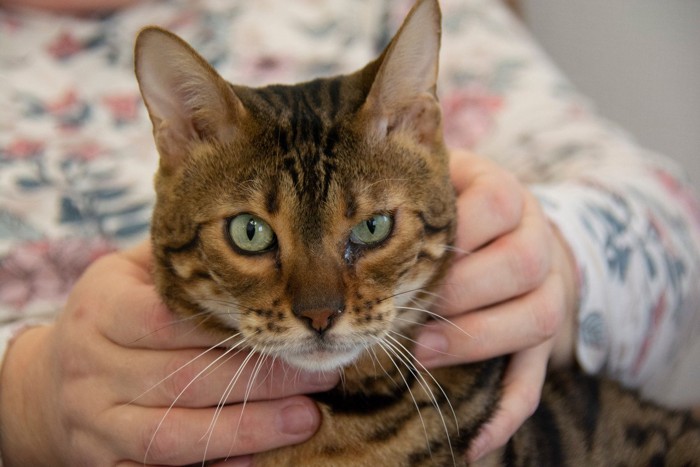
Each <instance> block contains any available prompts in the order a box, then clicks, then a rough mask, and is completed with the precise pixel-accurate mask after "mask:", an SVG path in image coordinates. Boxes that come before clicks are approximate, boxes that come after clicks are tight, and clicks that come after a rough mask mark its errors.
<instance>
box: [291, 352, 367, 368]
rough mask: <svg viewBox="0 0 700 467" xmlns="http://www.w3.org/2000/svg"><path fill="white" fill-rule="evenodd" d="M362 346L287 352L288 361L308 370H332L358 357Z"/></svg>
mask: <svg viewBox="0 0 700 467" xmlns="http://www.w3.org/2000/svg"><path fill="white" fill-rule="evenodd" d="M361 352H362V347H354V348H351V349H332V348H317V349H314V350H307V351H300V352H286V353H285V354H284V355H283V356H282V358H284V360H286V361H287V363H289V364H291V365H293V366H296V367H297V368H301V369H302V370H308V371H331V370H337V369H339V368H342V367H344V366H346V365H349V364H350V363H352V362H353V361H355V360H356V359H357V357H358V356H359V355H360V353H361Z"/></svg>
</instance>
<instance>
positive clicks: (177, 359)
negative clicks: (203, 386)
mask: <svg viewBox="0 0 700 467" xmlns="http://www.w3.org/2000/svg"><path fill="white" fill-rule="evenodd" d="M195 359H196V357H191V356H189V355H186V354H184V355H183V354H182V353H181V352H178V355H177V356H174V357H172V358H171V359H170V361H169V363H168V364H167V365H165V379H164V380H163V381H162V382H161V386H162V388H163V396H164V397H165V398H166V400H167V401H168V402H169V403H175V402H177V404H178V405H180V406H189V405H191V404H192V403H194V402H195V401H196V400H197V398H198V396H197V390H196V386H197V381H196V380H198V379H199V378H200V376H201V375H200V374H199V373H200V371H199V370H198V368H197V366H196V365H195V364H194V362H195Z"/></svg>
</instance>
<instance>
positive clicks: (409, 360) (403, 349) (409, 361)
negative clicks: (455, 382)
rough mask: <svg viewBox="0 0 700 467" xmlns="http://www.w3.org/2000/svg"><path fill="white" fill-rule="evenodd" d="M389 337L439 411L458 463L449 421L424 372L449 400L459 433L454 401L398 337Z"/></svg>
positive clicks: (390, 344) (391, 346)
mask: <svg viewBox="0 0 700 467" xmlns="http://www.w3.org/2000/svg"><path fill="white" fill-rule="evenodd" d="M387 338H388V339H390V340H391V342H389V341H384V343H385V344H386V345H388V346H389V347H390V348H392V349H394V350H395V351H396V354H397V355H398V356H399V358H400V359H401V361H402V362H403V363H404V365H406V367H407V368H408V370H409V371H411V372H412V373H413V374H414V376H415V377H416V381H419V383H420V385H421V387H422V388H423V390H424V391H425V392H426V394H427V395H428V397H429V398H430V399H431V401H432V404H433V406H434V407H435V410H436V412H437V413H438V416H439V417H440V420H441V422H442V426H443V428H444V430H445V435H446V440H447V445H448V447H449V449H450V454H451V455H452V462H453V463H454V465H455V466H456V465H457V460H456V458H455V455H454V449H453V448H452V442H451V440H450V430H449V428H448V427H447V421H446V420H445V416H444V415H443V413H442V410H441V409H440V404H439V403H438V400H437V397H435V394H434V393H433V391H432V389H431V388H430V383H429V382H428V380H426V379H425V376H423V374H424V373H425V374H427V375H428V376H429V377H430V378H431V380H432V381H433V383H434V384H435V385H436V386H437V388H438V389H439V390H440V392H441V393H442V396H443V397H444V398H445V402H447V405H448V407H449V408H450V411H451V412H452V416H453V418H454V422H455V427H456V429H457V434H459V422H458V420H457V414H456V412H455V410H454V407H453V406H452V402H451V401H450V398H449V397H448V396H447V393H446V392H445V390H444V389H443V387H442V386H441V385H440V383H439V382H438V381H437V380H436V379H435V377H434V376H433V375H432V374H431V373H430V371H428V369H427V368H425V366H423V365H422V364H421V363H420V362H418V361H416V360H415V359H414V358H413V356H412V355H411V352H410V351H409V350H408V349H407V348H406V346H404V345H403V344H402V343H401V342H400V341H399V340H398V339H396V338H395V337H393V336H390V335H387ZM416 363H417V364H418V365H420V367H421V369H422V370H423V371H420V370H419V369H418V368H417V367H416Z"/></svg>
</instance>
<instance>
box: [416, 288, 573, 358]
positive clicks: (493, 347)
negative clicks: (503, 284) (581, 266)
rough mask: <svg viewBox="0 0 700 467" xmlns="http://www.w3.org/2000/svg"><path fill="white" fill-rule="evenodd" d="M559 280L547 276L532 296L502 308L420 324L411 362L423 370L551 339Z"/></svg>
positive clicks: (560, 309)
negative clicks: (413, 359) (424, 367)
mask: <svg viewBox="0 0 700 467" xmlns="http://www.w3.org/2000/svg"><path fill="white" fill-rule="evenodd" d="M564 306H565V305H564V294H563V291H562V287H561V279H560V277H559V276H558V275H557V274H550V276H548V278H547V279H546V280H545V282H544V283H543V284H542V286H540V287H539V288H538V289H536V290H535V291H533V292H530V293H529V294H525V295H523V296H521V297H518V298H516V299H513V300H510V301H507V302H504V303H502V304H499V305H496V306H493V307H490V308H485V309H481V310H478V311H473V312H470V313H464V314H462V315H459V316H455V317H453V318H451V319H450V322H449V323H446V322H439V321H438V322H433V323H429V324H428V325H426V326H425V327H424V328H423V329H422V330H421V333H420V334H419V336H418V339H417V342H418V344H417V345H416V348H415V349H416V350H415V355H416V358H417V359H418V360H419V361H420V362H421V363H423V365H425V366H426V367H428V368H431V367H437V366H446V365H454V364H458V363H466V362H471V361H478V360H485V359H487V358H492V357H495V356H498V355H506V354H509V353H513V352H516V351H518V350H520V349H524V348H529V347H533V346H535V345H538V344H540V343H542V342H544V341H546V340H548V339H550V338H552V337H553V336H554V334H555V333H556V332H557V330H558V329H559V327H560V325H561V323H562V321H563V319H564Z"/></svg>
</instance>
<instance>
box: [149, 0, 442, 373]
mask: <svg viewBox="0 0 700 467" xmlns="http://www.w3.org/2000/svg"><path fill="white" fill-rule="evenodd" d="M439 44H440V11H439V7H438V5H437V1H435V0H422V1H419V2H418V3H417V4H416V6H414V8H413V10H412V11H411V13H410V14H409V16H408V17H407V19H406V20H405V22H404V24H403V26H402V27H401V29H400V30H399V32H398V33H397V34H396V36H395V37H394V39H393V40H392V42H391V43H390V44H389V46H388V47H387V48H386V50H385V51H384V52H383V53H382V55H381V56H380V57H379V58H378V59H377V60H375V61H374V62H372V63H370V64H368V65H367V66H366V67H364V68H363V69H361V70H359V71H357V72H355V73H353V74H350V75H346V76H337V77H332V78H326V79H318V80H314V81H311V82H307V83H301V84H296V85H276V86H268V87H264V88H248V87H243V86H235V85H231V84H229V83H227V82H226V81H224V80H223V79H222V78H221V77H219V75H218V74H217V73H216V72H215V71H214V69H213V68H212V67H210V66H209V65H208V64H207V63H206V62H205V61H204V60H203V59H202V58H201V57H200V56H199V55H197V53H196V52H195V51H194V50H192V48H190V47H189V46H188V45H187V44H186V43H184V42H183V41H182V40H180V39H179V38H177V37H176V36H174V35H172V34H170V33H168V32H165V31H163V30H159V29H156V28H147V29H145V30H144V31H142V32H141V34H140V35H139V37H138V40H137V44H136V74H137V77H138V80H139V85H140V87H141V92H142V94H143V98H144V100H145V103H146V106H147V107H148V111H149V114H150V117H151V120H152V122H153V133H154V137H155V142H156V145H157V148H158V151H159V153H160V157H161V159H160V168H159V171H158V174H157V176H156V192H157V202H156V206H155V210H154V214H153V224H152V240H153V249H154V254H155V257H156V267H155V276H156V284H157V287H158V289H159V291H160V293H161V294H162V295H163V297H164V300H165V301H166V303H167V304H168V305H169V306H170V307H171V308H172V309H173V310H174V311H176V312H177V313H179V314H180V315H182V316H191V317H193V318H194V319H196V320H197V321H198V322H199V324H200V325H202V326H205V327H208V328H210V329H211V330H214V331H216V332H218V333H220V334H221V333H223V334H224V335H235V334H237V333H240V334H239V335H238V337H237V338H236V340H235V341H240V340H244V341H245V345H246V346H248V347H250V348H252V349H255V350H258V351H260V352H263V353H267V354H270V355H276V356H280V357H282V358H283V359H285V360H286V361H288V362H290V363H292V364H294V365H297V366H300V367H304V368H309V369H332V368H336V367H340V366H343V365H346V364H348V363H350V362H351V361H353V360H354V359H355V358H356V357H357V356H358V355H359V354H360V353H361V352H362V350H363V349H365V348H367V347H369V346H371V345H373V344H374V343H376V342H378V341H380V340H382V339H389V338H390V337H389V336H391V333H392V332H396V331H399V332H401V331H402V330H404V329H405V328H406V327H407V326H410V325H411V323H415V322H416V321H421V320H422V319H423V317H422V316H421V313H422V312H420V311H417V309H422V308H425V307H426V306H427V304H426V303H425V302H424V301H422V300H423V299H425V298H426V297H427V296H428V295H427V294H426V293H425V291H426V290H428V289H429V288H430V287H431V286H434V285H435V283H436V282H437V281H438V280H439V278H440V277H441V275H442V274H443V272H444V270H445V268H446V262H447V257H448V256H449V253H448V245H449V244H450V242H451V241H452V237H453V234H454V223H455V220H454V217H455V216H454V199H453V197H454V194H453V189H452V187H451V185H450V180H449V175H448V156H447V152H446V150H445V147H444V144H443V140H442V130H441V123H440V118H441V116H440V108H439V104H438V102H437V98H436V95H435V81H436V77H437V69H438V52H439Z"/></svg>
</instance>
